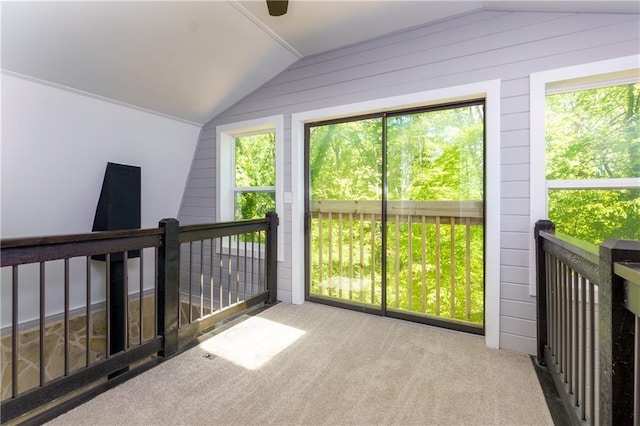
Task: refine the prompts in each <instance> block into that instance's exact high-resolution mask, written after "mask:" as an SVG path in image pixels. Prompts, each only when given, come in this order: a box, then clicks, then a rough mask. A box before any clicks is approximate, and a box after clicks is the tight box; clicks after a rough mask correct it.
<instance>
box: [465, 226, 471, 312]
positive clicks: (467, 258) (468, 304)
mask: <svg viewBox="0 0 640 426" xmlns="http://www.w3.org/2000/svg"><path fill="white" fill-rule="evenodd" d="M464 239H465V252H464V253H465V256H464V258H465V267H464V269H465V284H466V286H465V290H466V291H465V308H466V311H467V312H466V314H467V316H466V318H467V320H471V219H470V218H468V217H467V218H466V219H465V229H464Z"/></svg>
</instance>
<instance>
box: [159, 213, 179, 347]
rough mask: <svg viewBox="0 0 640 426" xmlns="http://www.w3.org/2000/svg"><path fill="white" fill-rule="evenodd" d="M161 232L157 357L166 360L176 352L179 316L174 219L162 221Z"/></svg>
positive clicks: (176, 232) (177, 256) (177, 225)
mask: <svg viewBox="0 0 640 426" xmlns="http://www.w3.org/2000/svg"><path fill="white" fill-rule="evenodd" d="M159 226H160V228H162V229H163V230H164V233H163V235H162V245H161V246H160V249H159V250H158V274H157V276H158V283H157V286H158V287H157V289H158V301H157V310H158V315H157V318H158V324H157V328H158V334H159V335H160V336H162V337H163V349H162V351H161V352H160V354H159V355H160V356H162V357H164V358H168V357H170V356H171V355H174V354H175V353H176V352H178V316H179V313H180V241H179V233H180V231H179V226H180V224H179V223H178V221H177V220H176V219H162V220H161V221H160V225H159Z"/></svg>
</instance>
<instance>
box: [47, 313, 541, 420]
mask: <svg viewBox="0 0 640 426" xmlns="http://www.w3.org/2000/svg"><path fill="white" fill-rule="evenodd" d="M207 354H212V355H210V356H209V357H206V355H207ZM50 424H55V425H68V424H77V425H80V424H82V425H88V424H91V425H93V424H122V425H129V424H144V425H151V424H158V425H161V424H162V425H179V424H188V425H220V424H234V425H252V424H255V425H262V424H278V425H282V424H303V425H305V424H306V425H320V424H326V425H343V424H360V425H370V424H381V425H390V424H402V425H411V424H413V425H427V424H433V425H454V424H455V425H494V424H496V425H497V424H508V425H524V424H553V422H552V420H551V417H550V415H549V411H548V409H547V406H546V403H545V400H544V397H543V395H542V391H541V389H540V386H539V384H538V381H537V378H536V374H535V372H534V369H533V367H532V365H531V361H530V359H529V357H528V356H527V355H523V354H516V353H513V352H508V351H501V350H492V349H487V348H486V347H485V345H484V339H482V338H480V337H476V336H470V335H466V334H462V333H457V332H451V331H447V330H443V329H438V328H433V327H428V326H423V325H418V324H413V323H409V322H404V321H399V320H393V319H388V318H381V317H377V316H374V315H368V314H362V313H357V312H352V311H347V310H343V309H337V308H332V307H328V306H323V305H318V304H313V303H305V304H303V305H299V306H296V305H289V304H284V303H281V304H278V305H276V306H275V307H273V308H271V309H268V310H266V311H264V312H262V313H260V314H259V315H257V316H255V317H250V318H248V319H247V320H246V321H243V322H242V323H240V324H238V325H236V326H234V327H232V328H230V329H228V330H226V331H224V332H223V333H220V334H218V335H216V336H214V337H212V338H211V339H209V340H207V341H205V342H203V343H202V344H201V345H200V346H199V347H197V348H194V349H192V350H190V351H187V352H185V353H183V354H181V355H179V356H177V357H175V358H173V359H171V360H169V361H167V362H165V363H163V364H161V365H159V366H157V367H155V368H153V369H151V370H150V371H147V372H145V373H143V374H142V375H140V376H138V377H136V378H134V379H132V380H130V381H128V382H126V383H124V384H122V385H120V386H118V387H116V388H114V389H112V390H110V391H108V392H106V393H104V394H102V395H100V396H98V397H96V398H95V399H93V400H91V401H89V402H88V403H87V404H84V405H82V406H80V407H78V408H76V409H74V410H72V411H70V412H68V413H66V414H64V415H62V416H60V417H58V418H57V419H54V420H53V421H52V422H50Z"/></svg>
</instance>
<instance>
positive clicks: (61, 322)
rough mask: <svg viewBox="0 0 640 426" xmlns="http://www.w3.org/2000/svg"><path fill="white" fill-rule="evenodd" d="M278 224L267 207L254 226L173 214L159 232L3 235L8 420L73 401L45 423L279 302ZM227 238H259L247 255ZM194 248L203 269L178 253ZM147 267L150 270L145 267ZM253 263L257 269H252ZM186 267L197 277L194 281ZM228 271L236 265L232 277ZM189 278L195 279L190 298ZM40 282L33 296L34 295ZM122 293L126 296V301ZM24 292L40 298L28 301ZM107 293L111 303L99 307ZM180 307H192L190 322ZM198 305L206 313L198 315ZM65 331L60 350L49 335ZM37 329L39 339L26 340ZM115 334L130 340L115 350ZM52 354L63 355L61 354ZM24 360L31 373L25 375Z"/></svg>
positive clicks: (0, 262)
mask: <svg viewBox="0 0 640 426" xmlns="http://www.w3.org/2000/svg"><path fill="white" fill-rule="evenodd" d="M277 226H278V217H277V215H275V213H270V214H268V215H267V217H266V218H265V219H259V220H251V221H245V222H234V223H219V224H208V225H195V226H185V227H180V226H179V223H178V221H177V220H175V219H165V220H163V221H161V222H160V226H159V228H157V229H146V230H126V231H107V232H96V233H90V234H81V235H66V236H52V237H42V238H20V239H4V240H2V241H1V242H0V246H1V252H0V266H1V267H2V271H3V274H4V273H5V272H6V274H4V275H3V278H4V277H6V276H8V277H9V280H10V288H11V295H10V299H11V308H10V310H11V321H10V331H11V333H10V336H6V337H7V339H5V338H4V337H5V336H3V339H2V346H3V351H2V353H3V355H4V354H6V353H10V359H8V360H4V359H3V371H4V370H6V369H10V370H11V372H10V374H9V377H10V380H9V382H10V383H9V384H7V383H6V379H5V378H4V377H3V388H4V387H5V385H8V387H7V388H6V392H3V395H2V397H3V398H2V402H1V412H0V416H1V418H2V421H3V422H6V421H9V420H12V419H16V418H18V417H19V416H22V415H24V414H25V413H29V414H27V415H28V416H29V415H31V413H30V412H33V410H36V409H39V408H41V407H43V406H45V405H47V404H50V403H52V402H54V401H55V400H58V399H59V398H60V400H58V401H55V404H57V403H58V402H60V401H61V400H64V399H65V398H67V399H69V398H70V397H73V398H72V399H69V400H68V401H66V402H64V401H63V402H62V403H61V404H57V405H55V406H54V405H52V406H51V407H47V408H46V409H45V410H44V412H43V413H42V414H37V415H36V416H35V417H30V421H32V422H36V423H38V422H40V421H44V420H47V419H49V418H51V417H53V416H55V415H57V414H59V413H60V412H63V411H65V410H68V409H69V408H70V407H72V406H74V405H77V404H78V403H81V402H82V401H84V400H86V399H88V398H90V397H92V396H94V395H95V394H97V393H99V392H102V391H104V390H106V389H108V388H109V387H112V386H115V385H116V384H118V383H121V382H122V381H123V380H126V379H128V378H129V377H131V376H133V375H135V374H138V373H139V372H141V371H144V370H145V369H147V368H150V367H152V366H153V365H155V364H156V363H157V362H160V361H162V360H163V359H166V358H168V357H170V356H172V355H175V354H176V353H178V352H180V351H181V350H184V349H185V348H186V347H188V346H189V345H190V343H191V341H192V340H193V339H194V338H195V337H196V336H198V335H199V334H200V333H201V332H202V331H206V330H207V329H210V328H212V327H213V326H214V325H215V324H216V323H218V322H219V321H222V320H223V319H225V318H227V317H230V316H231V315H234V314H236V313H238V312H241V311H242V310H243V309H246V308H248V307H250V306H253V305H256V304H258V303H260V302H271V303H273V302H275V300H276V293H277V286H276V279H277V275H276V257H275V256H276V252H277V246H276V245H277V239H276V238H277V237H276V236H277ZM222 239H226V240H227V243H229V242H230V241H236V242H237V241H243V240H244V241H247V240H250V241H253V250H254V251H249V249H248V247H246V248H245V250H244V252H243V253H242V255H241V254H240V251H239V250H236V252H235V255H233V254H231V253H230V251H229V250H228V244H227V246H225V245H224V244H223V243H221V241H222ZM194 243H195V244H197V245H198V246H199V248H200V251H199V253H198V256H200V257H199V259H200V261H199V263H197V264H196V262H195V259H196V258H195V257H193V256H188V257H186V258H185V257H184V256H183V258H182V259H181V245H182V246H184V245H185V244H186V245H187V246H188V247H190V246H192V245H193V244H194ZM206 244H209V247H211V248H213V249H211V248H210V249H209V251H208V252H207V261H205V260H204V252H203V250H202V249H203V248H204V247H205V246H206ZM241 244H244V242H242V243H241ZM134 257H136V258H137V257H139V259H138V260H134V259H133V258H134ZM116 262H123V267H122V269H117V268H116V269H114V268H112V267H110V266H112V264H113V263H116ZM60 263H62V268H61V270H62V273H61V275H62V279H61V281H62V282H61V285H58V284H60V283H59V281H60V279H59V277H58V276H57V274H55V273H52V272H55V271H52V270H53V269H55V266H56V265H60ZM181 263H182V264H183V265H182V266H181ZM150 264H151V265H152V266H153V268H152V272H151V274H149V273H145V271H147V272H148V270H147V268H146V267H145V265H150ZM79 265H80V266H81V267H78V266H79ZM82 265H84V266H82ZM250 265H251V266H250ZM252 267H253V268H256V269H258V271H256V272H255V273H249V271H250V270H251V268H252ZM194 268H197V272H196V274H195V276H197V283H198V284H197V285H196V286H195V289H196V290H197V291H199V293H197V297H195V298H194V297H193V296H194V294H193V289H194V288H192V286H191V285H190V284H189V283H191V282H193V277H194V275H193V272H194ZM216 268H217V269H216ZM181 269H182V270H183V271H185V270H186V271H189V272H191V273H189V274H187V276H186V277H185V274H184V273H182V274H181ZM223 269H224V270H226V271H228V275H226V277H223V275H222V273H221V271H222V270H223ZM114 270H115V271H119V272H118V273H119V274H121V275H122V279H121V280H120V281H118V284H117V285H119V286H122V289H119V291H118V292H117V293H116V292H114V288H113V285H114V284H113V280H110V279H111V278H112V277H110V274H112V273H114V272H113V271H114ZM21 275H24V276H25V277H26V279H25V278H22V279H21ZM150 275H151V276H150ZM205 276H206V281H207V285H206V286H205V285H204V282H205ZM181 277H182V278H181ZM243 279H244V281H243ZM135 281H137V285H133V284H134V283H135ZM181 282H183V283H184V282H186V283H187V285H188V291H187V294H188V296H187V298H185V297H184V294H182V293H181ZM234 285H235V287H233V286H234ZM241 287H242V289H243V291H242V292H240V291H239V289H240V288H241ZM34 288H36V289H37V292H36V295H35V296H34V295H33V291H30V292H29V290H33V289H34ZM97 288H99V292H100V293H101V294H100V295H98V294H96V293H97V292H98V291H97V290H96V289H97ZM60 289H61V290H62V293H63V294H62V300H63V302H62V305H63V306H62V307H61V313H60V314H54V315H51V307H50V306H49V307H48V306H47V303H50V302H49V301H50V300H51V299H52V298H53V299H55V298H56V296H57V292H58V291H59V290H60ZM244 289H246V291H244ZM205 291H206V292H208V294H209V295H212V294H214V293H215V294H217V295H220V296H221V297H220V298H219V299H218V300H217V301H214V297H209V298H207V297H205ZM27 293H31V294H27ZM77 294H81V296H82V297H81V298H83V299H84V302H83V303H81V304H80V305H81V306H80V307H79V308H78V307H74V306H71V303H72V299H74V300H75V302H76V304H77V298H76V297H74V296H76V295H77ZM114 294H118V295H119V296H118V297H116V298H115V299H117V300H115V299H114V296H113V295H114ZM27 295H29V296H31V297H33V298H30V299H29V300H25V299H24V297H26V296H27ZM8 296H9V295H7V294H3V298H6V297H8ZM100 297H103V300H102V301H101V302H99V303H96V298H100ZM222 299H224V302H223V301H222ZM205 302H206V303H205ZM51 303H52V302H51ZM29 305H33V306H37V313H36V317H37V319H36V320H35V321H29V322H28V324H25V322H24V321H22V323H21V317H20V307H23V308H24V307H27V306H29ZM123 307H126V308H123ZM149 308H150V309H149ZM181 311H182V312H183V313H184V312H186V315H185V314H183V316H185V319H183V320H181V319H180V313H181ZM192 311H196V312H198V314H199V315H198V317H197V318H194V316H193V315H192V313H191V312H192ZM98 322H99V323H100V324H98ZM114 324H117V326H114ZM56 330H61V334H60V340H61V341H62V345H61V350H57V349H56V348H53V349H56V351H53V349H52V348H51V347H49V346H48V345H50V344H51V343H50V342H51V341H53V342H55V341H56V338H57V336H54V335H53V334H52V333H54V332H55V331H56ZM97 330H102V331H97ZM33 334H35V335H36V336H37V338H36V339H35V341H34V342H31V341H28V345H25V344H24V343H22V341H23V340H28V337H29V336H31V335H33ZM51 337H53V340H52V339H50V338H51ZM5 340H6V341H5ZM114 341H119V342H122V346H114V345H113V342H114ZM72 343H73V344H72ZM83 345H84V346H83ZM114 347H116V348H118V349H116V350H114V349H113V348H114ZM27 351H30V352H29V353H27ZM78 351H80V352H81V353H82V355H80V354H79V352H78ZM21 352H23V353H21ZM49 352H55V353H56V354H58V355H59V356H58V357H57V358H56V359H52V357H53V356H52V355H50V354H49ZM54 358H55V357H54ZM58 358H59V359H58ZM33 359H35V360H36V361H31V360H33ZM22 364H25V365H28V366H29V365H31V364H33V367H34V368H27V369H25V370H24V371H21V367H19V366H21V365H22ZM58 365H62V368H61V369H60V372H59V374H54V373H51V371H54V370H56V368H57V366H58ZM7 371H8V370H7ZM34 371H35V372H36V374H37V377H35V378H34V377H32V376H33V373H34ZM5 377H6V376H5Z"/></svg>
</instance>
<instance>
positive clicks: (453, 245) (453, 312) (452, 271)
mask: <svg viewBox="0 0 640 426" xmlns="http://www.w3.org/2000/svg"><path fill="white" fill-rule="evenodd" d="M449 226H450V234H451V237H450V240H449V257H450V261H449V262H450V277H449V280H450V282H451V289H450V292H451V318H455V317H456V218H455V217H451V219H450V221H449Z"/></svg>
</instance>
